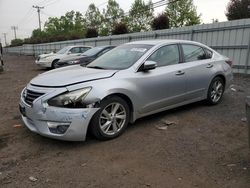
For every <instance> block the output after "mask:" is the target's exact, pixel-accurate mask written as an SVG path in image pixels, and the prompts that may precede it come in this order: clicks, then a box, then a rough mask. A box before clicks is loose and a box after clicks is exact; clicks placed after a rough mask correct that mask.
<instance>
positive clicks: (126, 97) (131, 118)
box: [102, 93, 134, 123]
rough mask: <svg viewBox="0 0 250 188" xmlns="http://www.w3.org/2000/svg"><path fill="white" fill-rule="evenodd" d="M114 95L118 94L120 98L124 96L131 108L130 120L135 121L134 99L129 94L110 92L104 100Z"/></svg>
mask: <svg viewBox="0 0 250 188" xmlns="http://www.w3.org/2000/svg"><path fill="white" fill-rule="evenodd" d="M113 96H118V97H120V98H122V99H123V100H125V101H126V103H127V104H128V106H129V110H130V120H129V122H130V123H132V122H134V105H133V103H132V100H131V99H130V98H129V97H128V96H127V95H125V94H123V93H112V94H109V95H107V96H106V97H104V98H103V99H102V100H104V99H107V98H110V97H113Z"/></svg>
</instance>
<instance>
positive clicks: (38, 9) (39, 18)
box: [32, 5, 44, 31]
mask: <svg viewBox="0 0 250 188" xmlns="http://www.w3.org/2000/svg"><path fill="white" fill-rule="evenodd" d="M32 7H33V8H36V9H37V13H38V21H39V29H40V31H41V17H40V11H41V9H43V8H44V7H39V6H37V5H36V6H34V5H33V6H32Z"/></svg>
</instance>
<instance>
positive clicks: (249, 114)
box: [246, 96, 250, 148]
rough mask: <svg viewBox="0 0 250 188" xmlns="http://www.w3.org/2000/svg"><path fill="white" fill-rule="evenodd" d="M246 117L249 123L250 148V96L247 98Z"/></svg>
mask: <svg viewBox="0 0 250 188" xmlns="http://www.w3.org/2000/svg"><path fill="white" fill-rule="evenodd" d="M246 116H247V122H248V147H249V148H250V96H248V97H247V98H246Z"/></svg>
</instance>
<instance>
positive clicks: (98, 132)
mask: <svg viewBox="0 0 250 188" xmlns="http://www.w3.org/2000/svg"><path fill="white" fill-rule="evenodd" d="M231 65H232V62H231V61H230V60H229V59H228V58H226V57H224V56H222V55H220V54H219V53H217V52H216V51H214V50H212V49H211V48H209V47H207V46H205V45H203V44H200V43H197V42H191V41H182V40H152V41H138V42H131V43H127V44H124V45H121V46H119V47H116V48H115V49H113V50H111V51H109V52H107V53H106V54H104V55H103V56H102V57H101V58H97V59H96V60H95V61H93V62H92V63H90V64H89V65H88V66H87V67H82V66H80V65H75V66H71V67H65V68H60V69H56V70H52V71H49V72H46V73H43V74H41V75H39V76H37V77H35V78H34V79H32V80H31V81H30V83H29V84H28V85H27V87H26V88H24V90H23V91H22V93H21V101H20V111H21V113H22V119H23V121H24V123H25V125H26V126H27V127H28V128H29V129H30V130H31V131H33V132H36V133H38V134H40V135H44V136H47V137H51V138H55V139H61V140H70V141H80V140H85V138H86V133H87V130H90V131H91V132H92V134H93V135H94V136H95V137H96V138H97V139H100V140H107V139H112V138H115V137H117V136H119V135H121V134H122V133H123V132H124V130H125V128H126V127H127V125H128V123H129V122H130V123H133V122H135V120H136V119H138V118H141V117H144V116H147V115H150V114H154V113H157V112H161V111H164V110H167V109H171V108H175V107H178V106H182V105H185V104H188V103H193V102H196V101H201V100H206V101H207V102H208V103H209V104H212V105H214V104H218V103H219V102H220V101H221V99H222V96H223V93H224V90H225V89H226V88H228V86H229V85H230V82H231V81H232V79H233V75H232V69H231Z"/></svg>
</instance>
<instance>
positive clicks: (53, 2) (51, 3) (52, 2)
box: [44, 0, 61, 7]
mask: <svg viewBox="0 0 250 188" xmlns="http://www.w3.org/2000/svg"><path fill="white" fill-rule="evenodd" d="M57 1H61V0H55V1H51V2H50V3H49V2H47V3H48V4H45V5H44V6H45V7H47V6H49V5H53V4H55V3H57Z"/></svg>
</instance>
